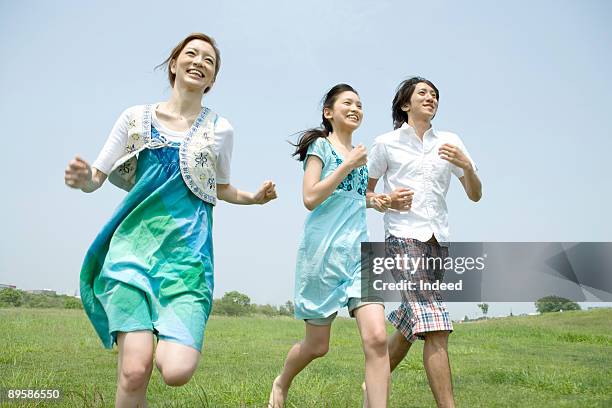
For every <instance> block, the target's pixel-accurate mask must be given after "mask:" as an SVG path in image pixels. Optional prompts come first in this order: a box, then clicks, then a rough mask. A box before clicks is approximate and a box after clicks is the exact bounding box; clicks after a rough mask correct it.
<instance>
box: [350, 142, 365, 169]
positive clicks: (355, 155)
mask: <svg viewBox="0 0 612 408" xmlns="http://www.w3.org/2000/svg"><path fill="white" fill-rule="evenodd" d="M367 162H368V151H367V150H366V148H365V146H364V145H362V144H358V145H357V146H355V147H354V148H353V150H351V151H350V152H349V154H348V156H347V157H346V164H347V165H348V166H349V167H350V168H352V169H356V168H358V167H361V166H363V165H365V164H366V163H367Z"/></svg>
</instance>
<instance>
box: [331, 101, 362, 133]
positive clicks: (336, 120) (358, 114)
mask: <svg viewBox="0 0 612 408" xmlns="http://www.w3.org/2000/svg"><path fill="white" fill-rule="evenodd" d="M323 115H324V116H325V118H326V119H328V120H329V121H330V122H331V123H332V126H333V127H334V129H336V128H337V127H342V128H345V129H348V130H350V131H353V130H355V129H357V128H358V127H359V125H360V124H361V120H362V119H363V109H362V106H361V100H360V99H359V95H357V94H356V93H355V92H351V91H344V92H342V93H340V94H338V96H337V97H336V100H335V101H334V104H333V105H332V108H331V109H330V108H325V109H324V110H323Z"/></svg>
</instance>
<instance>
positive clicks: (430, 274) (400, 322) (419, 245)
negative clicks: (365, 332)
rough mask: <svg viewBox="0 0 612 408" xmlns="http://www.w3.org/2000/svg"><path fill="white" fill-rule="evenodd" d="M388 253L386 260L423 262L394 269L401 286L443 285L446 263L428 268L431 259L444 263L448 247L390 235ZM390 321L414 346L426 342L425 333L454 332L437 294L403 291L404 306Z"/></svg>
mask: <svg viewBox="0 0 612 408" xmlns="http://www.w3.org/2000/svg"><path fill="white" fill-rule="evenodd" d="M385 251H386V256H387V257H393V258H395V257H396V256H397V255H399V256H401V257H404V255H407V256H408V258H409V259H414V260H417V259H421V263H420V264H419V265H418V266H417V267H416V268H413V269H411V268H406V269H403V270H400V269H393V270H392V271H391V272H392V274H393V277H394V279H395V280H396V281H398V282H399V281H401V280H406V281H410V282H415V285H416V287H419V285H420V282H421V281H422V282H427V283H433V282H436V281H440V282H442V280H443V279H444V267H443V262H440V261H438V262H432V263H431V264H429V263H428V262H426V260H427V259H432V258H441V259H442V260H443V259H444V258H446V257H447V256H448V248H446V247H442V246H440V245H439V244H437V243H436V244H431V243H426V242H421V241H419V240H416V239H411V238H399V237H395V236H393V235H389V236H388V237H387V238H386V239H385ZM388 319H389V321H390V322H391V324H392V325H393V326H395V328H396V329H397V330H399V331H400V332H401V333H402V334H403V335H404V337H405V338H406V339H407V340H408V341H409V342H411V343H412V342H414V341H415V340H417V339H421V340H423V339H425V337H424V335H423V333H427V332H432V331H452V330H453V324H452V322H451V319H450V315H449V313H448V310H446V305H445V304H444V301H443V300H442V296H441V295H440V293H439V292H438V291H434V290H429V291H427V290H406V291H403V292H402V304H401V305H400V307H399V308H398V309H397V310H395V311H393V312H392V313H391V314H390V315H389V317H388Z"/></svg>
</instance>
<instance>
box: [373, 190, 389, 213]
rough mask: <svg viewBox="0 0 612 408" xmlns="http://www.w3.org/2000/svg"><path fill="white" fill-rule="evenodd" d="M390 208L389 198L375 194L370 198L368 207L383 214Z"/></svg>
mask: <svg viewBox="0 0 612 408" xmlns="http://www.w3.org/2000/svg"><path fill="white" fill-rule="evenodd" d="M390 206H391V197H390V196H388V195H387V194H377V195H375V196H373V197H371V198H370V207H371V208H373V209H375V210H376V211H378V212H381V213H384V212H385V211H387V210H388V209H389V207H390Z"/></svg>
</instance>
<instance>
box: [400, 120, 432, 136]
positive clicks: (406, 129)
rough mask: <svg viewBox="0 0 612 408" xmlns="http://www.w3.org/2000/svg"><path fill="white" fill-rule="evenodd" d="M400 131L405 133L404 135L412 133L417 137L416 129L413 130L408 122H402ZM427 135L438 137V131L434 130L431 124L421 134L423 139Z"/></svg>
mask: <svg viewBox="0 0 612 408" xmlns="http://www.w3.org/2000/svg"><path fill="white" fill-rule="evenodd" d="M400 131H401V132H402V133H404V134H406V135H412V136H414V137H416V138H418V137H417V135H416V131H415V130H414V128H413V127H412V126H410V125H409V124H408V122H404V123H403V124H402V126H401V127H400ZM429 135H431V136H433V137H434V138H437V137H438V132H437V131H436V129H434V127H433V126H432V127H430V128H429V129H427V131H426V132H425V134H424V135H423V139H425V137H426V136H429Z"/></svg>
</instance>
